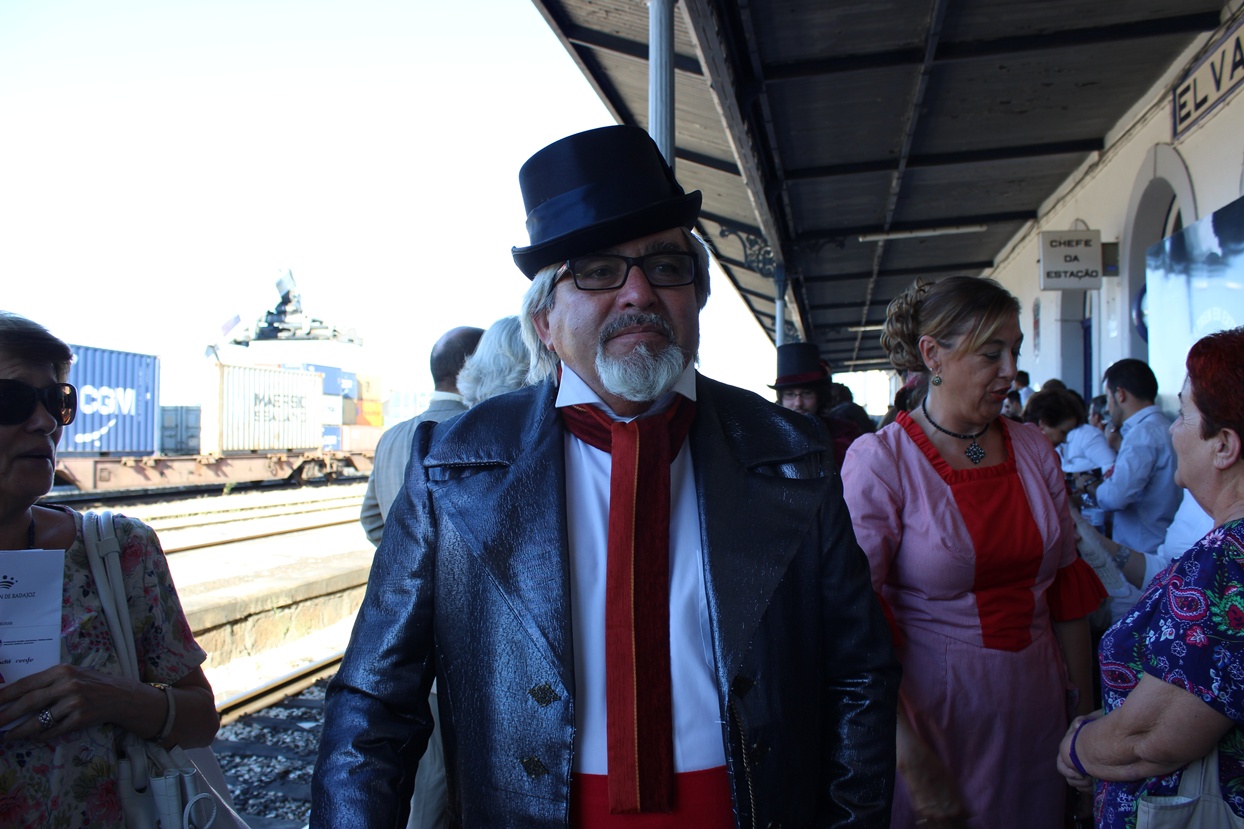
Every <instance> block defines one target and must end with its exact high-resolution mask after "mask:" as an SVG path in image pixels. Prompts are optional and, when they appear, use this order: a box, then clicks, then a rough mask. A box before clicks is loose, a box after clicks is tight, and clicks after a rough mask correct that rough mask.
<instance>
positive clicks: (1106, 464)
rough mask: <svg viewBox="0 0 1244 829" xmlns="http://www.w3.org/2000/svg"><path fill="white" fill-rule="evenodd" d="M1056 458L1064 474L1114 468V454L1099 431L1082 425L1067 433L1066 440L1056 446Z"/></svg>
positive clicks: (1087, 425)
mask: <svg viewBox="0 0 1244 829" xmlns="http://www.w3.org/2000/svg"><path fill="white" fill-rule="evenodd" d="M1058 457H1059V459H1060V460H1061V461H1062V466H1063V471H1064V472H1088V471H1089V470H1090V469H1100V470H1101V471H1102V472H1105V471H1106V470H1108V469H1109V468H1110V467H1112V466H1114V458H1115V454H1114V450H1113V449H1111V448H1110V444H1109V443H1108V442H1107V441H1106V436H1105V435H1103V434H1102V433H1101V430H1100V429H1098V428H1096V427H1094V426H1090V425H1089V424H1087V423H1084V424H1081V425H1079V426H1077V427H1076V428H1074V429H1072V430H1071V431H1070V432H1068V433H1067V439H1066V440H1065V441H1063V442H1062V443H1060V444H1059V445H1058Z"/></svg>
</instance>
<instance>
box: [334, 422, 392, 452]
mask: <svg viewBox="0 0 1244 829" xmlns="http://www.w3.org/2000/svg"><path fill="white" fill-rule="evenodd" d="M383 434H384V427H383V426H342V427H341V449H342V450H343V451H345V452H371V451H372V450H374V449H375V448H376V444H377V443H379V442H380V436H381V435H383Z"/></svg>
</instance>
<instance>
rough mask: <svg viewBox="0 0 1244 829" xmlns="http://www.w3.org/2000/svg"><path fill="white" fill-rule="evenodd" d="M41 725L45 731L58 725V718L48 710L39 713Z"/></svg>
mask: <svg viewBox="0 0 1244 829" xmlns="http://www.w3.org/2000/svg"><path fill="white" fill-rule="evenodd" d="M39 725H41V726H43V730H44V731H47V730H48V729H49V728H51V727H52V726H54V725H56V718H55V717H53V716H52V712H51V711H49V710H48V709H47V708H44V709H43V710H42V711H40V712H39Z"/></svg>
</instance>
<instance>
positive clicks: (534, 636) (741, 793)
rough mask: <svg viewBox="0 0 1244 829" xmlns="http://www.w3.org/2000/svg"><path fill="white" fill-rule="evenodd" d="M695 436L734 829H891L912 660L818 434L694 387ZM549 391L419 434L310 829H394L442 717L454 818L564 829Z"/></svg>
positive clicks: (561, 507) (346, 666)
mask: <svg viewBox="0 0 1244 829" xmlns="http://www.w3.org/2000/svg"><path fill="white" fill-rule="evenodd" d="M696 393H697V397H698V404H699V405H698V407H697V412H698V414H697V416H696V421H695V423H694V425H693V426H692V430H691V435H690V437H689V440H690V443H691V452H692V459H693V464H694V469H695V480H696V490H697V500H698V503H699V510H700V527H701V538H702V540H703V550H704V571H705V580H706V584H707V592H708V596H707V600H708V612H709V618H710V622H711V628H712V637H713V647H714V653H715V657H716V671H715V674H716V680H717V688H718V693H719V696H720V701H721V711H720V719H721V721H722V723H723V726H722V740H723V742H724V745H725V747H726V757H727V764H728V768H729V773H730V779H731V783H732V787H733V793H734V807H735V814H736V823H737V826H738V827H739V829H761V828H762V827H775V826H784V827H790V828H791V829H795V828H796V827H797V828H798V829H805V828H806V827H830V826H834V827H836V826H848V825H849V826H853V827H885V826H888V825H889V814H890V796H891V791H892V785H893V777H894V723H895V705H896V698H897V689H898V681H899V669H898V666H897V663H896V661H895V659H894V655H893V653H892V650H891V646H890V636H889V633H888V631H887V628H886V624H885V622H884V619H883V617H882V614H881V612H880V609H879V607H878V604H877V601H876V599H875V597H874V595H873V591H872V588H871V584H870V580H869V570H868V563H867V561H866V559H865V557H864V555H863V553H862V552H861V551H860V550H859V548H858V546H857V545H856V543H855V537H854V534H853V532H852V529H851V522H850V519H849V518H848V516H847V511H846V507H845V506H844V504H843V500H842V485H841V482H840V479H839V478H838V476H837V474H836V473H835V472H834V471H833V470H834V464H833V458H832V453H831V451H830V450H829V448H828V445H827V441H826V440H825V434H824V430H823V428H822V427H821V426H820V425H819V424H817V423H816V422H815V421H814V420H813V419H812V418H807V417H804V416H802V415H799V414H794V413H791V412H787V411H785V410H783V409H781V408H780V407H778V406H775V405H774V404H772V403H770V402H768V401H766V400H763V399H761V398H760V397H758V396H756V395H753V394H751V393H749V392H744V391H741V390H739V389H735V388H733V387H730V386H726V385H723V384H720V383H717V382H714V381H712V380H708V379H706V378H704V377H697V391H696ZM555 395H556V389H555V388H554V386H553V385H552V384H550V383H546V384H544V385H542V386H538V387H533V388H529V389H524V390H522V391H519V392H515V393H513V394H508V395H503V396H501V397H498V398H494V399H492V400H489V401H486V402H485V403H483V404H481V405H479V406H477V407H476V408H474V409H472V410H471V411H468V412H466V413H465V414H463V415H461V416H460V417H457V418H455V419H453V420H450V421H447V422H445V423H441V424H439V425H437V424H430V423H429V424H423V425H422V426H420V428H419V430H418V431H417V432H416V436H415V440H414V445H413V454H412V456H411V461H410V464H409V467H408V472H407V479H406V485H405V489H404V490H403V493H402V494H401V495H400V496H399V497H398V500H397V501H396V502H395V503H394V505H393V509H392V511H391V513H390V515H389V521H388V523H387V525H386V529H385V533H384V540H383V542H382V543H381V545H380V548H379V550H378V551H377V553H376V559H375V563H374V565H373V568H372V573H371V579H370V582H369V584H368V589H367V595H366V598H365V600H364V602H363V606H362V608H361V610H360V611H359V616H358V620H357V622H356V624H355V628H354V634H353V637H352V639H351V642H350V647H349V649H348V651H347V653H346V658H345V661H344V662H343V664H342V666H341V669H340V671H339V672H338V674H337V677H336V679H335V680H334V682H333V683H332V685H331V687H330V689H329V694H328V702H327V717H326V721H325V725H324V733H323V737H322V741H321V746H320V756H319V761H318V764H317V767H316V772H315V779H314V782H313V803H312V820H311V824H312V826H313V827H317V828H322V827H361V826H384V827H392V826H401V825H404V823H405V813H406V809H407V806H408V801H409V798H410V793H411V788H412V785H413V775H414V771H415V768H416V766H417V763H418V759H419V757H420V756H421V755H422V753H423V749H424V746H425V745H426V743H427V739H428V734H429V733H430V731H431V728H432V721H431V717H430V711H429V708H428V702H427V700H428V689H429V686H430V685H431V683H432V678H433V676H434V675H435V676H436V678H437V679H438V696H439V705H440V713H441V724H442V729H443V733H444V743H445V762H446V768H447V773H448V782H449V824H450V825H451V826H465V827H487V829H495V827H564V826H567V825H568V814H569V812H568V801H569V791H570V775H571V754H572V751H573V746H574V704H575V672H574V664H573V659H574V654H573V653H572V647H573V646H572V643H573V638H572V635H571V630H570V619H571V614H570V599H569V597H570V587H569V572H568V566H569V565H568V561H569V557H568V552H567V542H566V510H565V498H564V480H565V474H564V450H563V431H562V426H561V419H560V417H559V416H558V415H557V413H556V410H555V408H554V400H555Z"/></svg>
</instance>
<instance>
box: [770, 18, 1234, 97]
mask: <svg viewBox="0 0 1244 829" xmlns="http://www.w3.org/2000/svg"><path fill="white" fill-rule="evenodd" d="M1220 22H1221V21H1220V20H1219V15H1218V12H1200V13H1197V14H1185V15H1179V16H1176V17H1165V18H1159V19H1157V20H1137V21H1131V22H1126V23H1117V24H1114V25H1111V26H1097V27H1093V28H1089V29H1064V30H1060V31H1056V32H1050V33H1048V34H1040V35H1025V36H1022V37H1006V38H999V39H997V40H978V41H963V42H952V43H947V42H945V41H943V42H941V43H939V44H938V47H937V52H936V53H935V55H934V58H933V63H934V64H935V65H937V64H943V63H951V62H956V61H965V60H978V59H980V58H987V57H998V56H1002V55H1014V54H1022V53H1024V52H1037V51H1042V50H1047V49H1061V48H1071V47H1075V48H1082V47H1084V46H1101V45H1104V44H1110V43H1126V42H1129V41H1136V40H1145V39H1148V38H1155V37H1169V36H1171V35H1181V34H1201V33H1202V32H1212V31H1214V30H1215V29H1217V28H1218V26H1219V24H1220ZM923 63H924V50H923V49H921V48H918V47H916V48H910V49H894V50H891V51H887V52H874V53H872V54H867V55H852V56H850V57H844V58H827V59H823V60H807V61H792V62H790V63H775V64H766V65H765V67H764V78H765V80H766V81H793V80H806V79H809V78H820V77H824V76H826V75H836V74H840V73H843V72H862V71H867V70H871V69H888V68H895V67H913V66H920V65H922V64H923Z"/></svg>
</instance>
